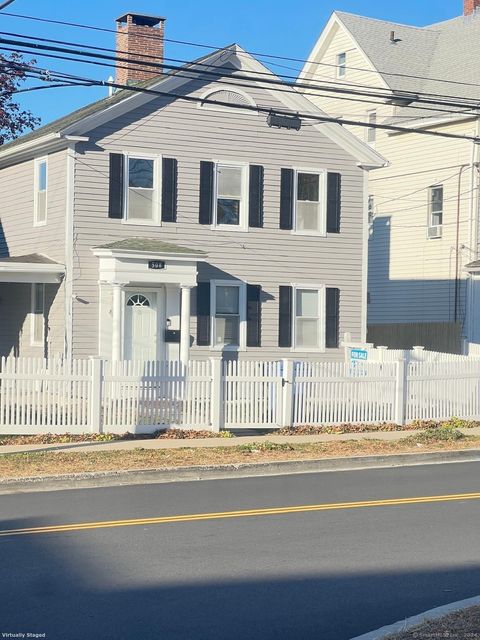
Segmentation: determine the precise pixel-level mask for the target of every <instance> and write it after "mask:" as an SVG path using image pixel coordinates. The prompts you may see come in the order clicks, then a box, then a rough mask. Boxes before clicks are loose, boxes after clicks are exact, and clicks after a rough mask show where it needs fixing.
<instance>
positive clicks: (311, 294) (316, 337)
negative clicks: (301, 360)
mask: <svg viewBox="0 0 480 640" xmlns="http://www.w3.org/2000/svg"><path fill="white" fill-rule="evenodd" d="M320 307H321V302H320V291H319V290H318V289H296V290H295V313H294V344H295V347H298V348H300V349H308V348H311V349H318V348H320V346H321V344H320V317H321V314H320Z"/></svg>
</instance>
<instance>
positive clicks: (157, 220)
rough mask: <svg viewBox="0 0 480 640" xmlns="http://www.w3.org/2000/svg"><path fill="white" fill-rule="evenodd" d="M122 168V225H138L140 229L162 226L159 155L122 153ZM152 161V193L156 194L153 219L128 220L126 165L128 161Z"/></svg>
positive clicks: (160, 165) (160, 160) (160, 162)
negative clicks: (131, 159)
mask: <svg viewBox="0 0 480 640" xmlns="http://www.w3.org/2000/svg"><path fill="white" fill-rule="evenodd" d="M123 156H124V163H123V164H124V167H123V218H122V223H123V224H128V225H139V226H142V227H152V226H155V227H158V226H161V225H162V158H163V156H162V155H161V154H151V153H136V152H135V153H132V152H124V153H123ZM130 158H133V159H138V160H153V161H154V165H153V185H154V187H153V191H154V193H155V194H156V196H155V198H154V200H153V217H152V219H151V220H138V219H129V218H128V195H129V193H128V190H129V188H128V165H129V159H130Z"/></svg>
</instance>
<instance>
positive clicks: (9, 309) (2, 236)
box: [0, 151, 67, 356]
mask: <svg viewBox="0 0 480 640" xmlns="http://www.w3.org/2000/svg"><path fill="white" fill-rule="evenodd" d="M40 157H43V155H42V156H40ZM66 189H67V162H66V152H65V151H58V152H55V153H51V154H49V155H48V188H47V223H46V224H45V225H43V226H34V160H33V159H29V160H26V161H24V162H21V163H18V164H14V165H11V166H8V167H5V168H2V169H0V194H1V196H0V202H1V208H0V252H1V253H0V255H1V257H8V256H20V255H26V254H30V253H40V254H43V255H46V256H47V257H49V258H51V259H52V260H55V261H57V262H59V263H61V264H64V263H65V211H66ZM0 288H1V293H0V298H1V302H0V325H1V326H2V329H1V330H0V351H1V353H2V355H7V354H8V353H12V354H13V353H15V354H16V355H21V356H42V355H43V349H42V348H41V347H36V346H33V347H32V346H31V345H30V284H18V283H0ZM45 302H46V306H47V307H48V309H49V312H48V328H49V332H48V353H49V354H51V355H60V354H63V353H64V342H65V339H64V334H65V320H64V318H65V296H64V287H63V285H61V286H58V285H53V284H52V285H46V300H45ZM12 332H13V333H16V334H18V335H17V336H16V337H15V336H14V335H13V333H12Z"/></svg>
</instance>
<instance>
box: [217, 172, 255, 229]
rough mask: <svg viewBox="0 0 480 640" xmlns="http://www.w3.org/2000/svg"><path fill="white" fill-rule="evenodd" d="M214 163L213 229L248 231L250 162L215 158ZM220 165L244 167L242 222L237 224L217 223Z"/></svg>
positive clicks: (241, 205)
mask: <svg viewBox="0 0 480 640" xmlns="http://www.w3.org/2000/svg"><path fill="white" fill-rule="evenodd" d="M213 163H214V180H213V212H212V225H211V228H212V229H220V230H225V231H242V232H246V231H248V207H249V202H248V197H249V181H250V175H249V173H250V172H249V167H250V165H249V163H248V162H244V161H243V160H242V161H238V162H236V161H235V160H213ZM219 165H224V166H230V167H240V168H241V169H242V201H241V203H240V223H239V224H238V225H236V224H217V200H218V167H219Z"/></svg>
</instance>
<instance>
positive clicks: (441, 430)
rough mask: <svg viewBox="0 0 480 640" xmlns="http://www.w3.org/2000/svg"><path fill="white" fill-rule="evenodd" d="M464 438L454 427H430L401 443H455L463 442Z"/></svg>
mask: <svg viewBox="0 0 480 640" xmlns="http://www.w3.org/2000/svg"><path fill="white" fill-rule="evenodd" d="M466 437H467V436H465V435H464V434H463V433H462V432H461V431H459V430H458V429H456V428H454V427H451V426H441V427H431V428H430V429H425V431H422V432H421V433H418V434H416V435H414V436H409V437H408V438H402V440H401V442H405V443H408V442H415V443H418V444H429V443H432V442H457V441H458V440H463V439H465V438H466Z"/></svg>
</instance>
